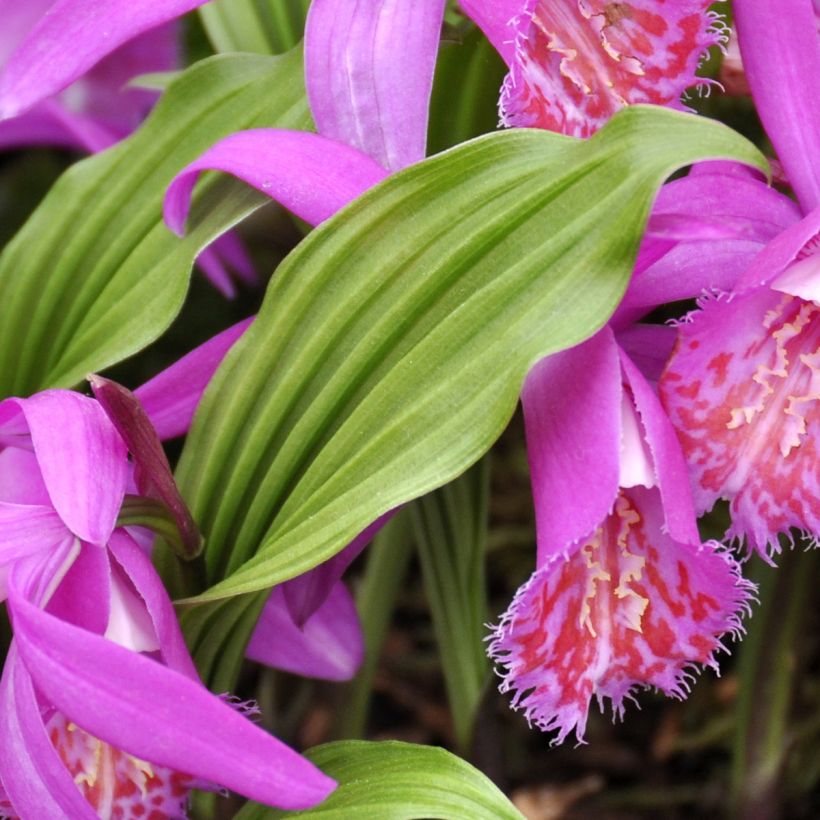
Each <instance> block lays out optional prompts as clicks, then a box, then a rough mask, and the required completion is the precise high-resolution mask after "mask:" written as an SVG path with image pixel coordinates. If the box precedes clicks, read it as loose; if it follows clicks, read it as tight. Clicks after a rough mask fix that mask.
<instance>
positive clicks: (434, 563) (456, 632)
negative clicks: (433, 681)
mask: <svg viewBox="0 0 820 820" xmlns="http://www.w3.org/2000/svg"><path fill="white" fill-rule="evenodd" d="M489 477H490V470H489V459H488V458H486V457H485V458H483V459H482V460H481V461H479V462H478V464H477V465H476V466H475V467H473V468H472V469H470V470H468V471H467V472H466V473H464V475H462V476H459V477H458V478H457V479H456V480H455V481H451V482H450V483H449V484H446V485H445V486H444V487H441V488H440V489H438V490H435V491H434V492H432V493H430V494H428V495H426V496H424V497H423V498H420V499H418V500H417V501H415V502H414V503H413V504H411V505H410V506H409V508H408V509H409V510H410V514H411V516H412V519H413V525H414V528H415V532H416V540H417V544H418V550H419V557H420V558H421V568H422V572H423V574H424V587H425V589H426V591H427V600H428V601H429V602H430V610H431V612H432V615H433V628H434V629H435V633H436V641H437V642H438V648H439V657H440V658H441V666H442V670H443V671H444V679H445V682H446V685H447V699H448V700H449V702H450V712H451V713H452V715H453V723H454V726H455V734H456V741H457V743H458V748H459V751H460V752H461V753H462V754H464V755H467V754H468V753H469V750H470V743H471V741H472V736H473V724H474V721H475V716H476V711H477V709H478V706H479V702H480V700H481V696H482V694H483V692H484V688H485V685H486V683H487V679H488V677H489V674H490V663H489V660H488V659H487V655H486V653H485V651H484V639H485V636H486V634H487V633H486V628H485V626H484V624H485V623H486V622H487V590H486V579H485V572H484V566H485V553H486V548H487V504H488V495H489Z"/></svg>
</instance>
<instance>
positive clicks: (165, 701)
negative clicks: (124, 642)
mask: <svg viewBox="0 0 820 820" xmlns="http://www.w3.org/2000/svg"><path fill="white" fill-rule="evenodd" d="M14 581H15V575H14V574H12V578H11V583H10V585H9V592H10V595H9V604H10V607H11V611H12V613H13V619H14V625H15V636H16V640H17V643H18V647H19V651H20V654H21V656H22V658H23V661H24V662H25V665H26V668H27V669H28V670H29V672H30V674H31V675H32V677H33V679H34V681H35V683H36V685H37V688H38V690H39V691H40V692H41V693H42V695H43V697H45V698H46V699H47V700H48V701H50V702H51V703H52V704H53V705H54V706H55V707H56V708H57V709H58V710H59V711H60V712H62V713H63V714H64V715H65V716H66V717H67V718H68V719H69V720H71V721H73V722H74V723H76V724H77V725H78V726H80V727H81V728H82V729H84V730H85V731H86V732H88V733H89V734H91V735H94V736H95V737H97V738H99V739H100V740H102V741H104V742H106V743H108V744H109V745H111V746H113V747H114V748H116V749H119V750H121V751H124V752H127V753H128V754H129V755H133V756H134V757H138V758H140V759H141V760H146V761H148V762H149V763H153V764H156V765H159V766H164V767H166V768H168V769H171V770H173V771H176V772H184V773H185V774H188V775H192V776H194V777H196V778H202V779H203V780H207V781H210V782H213V783H218V784H221V785H223V786H226V787H227V788H230V789H233V790H234V791H236V792H239V793H240V794H243V795H245V796H247V797H249V798H250V799H252V800H256V801H259V802H262V803H265V804H268V805H272V806H277V807H279V808H284V809H303V808H309V807H311V806H313V805H315V804H317V803H319V802H320V801H322V800H323V799H324V798H325V797H327V795H328V794H329V793H330V792H331V791H332V790H333V788H334V787H335V784H334V783H333V781H332V780H330V778H328V777H325V775H323V774H322V773H321V772H320V771H319V770H318V769H316V768H315V767H314V766H313V764H311V763H309V762H308V761H307V760H305V759H304V758H302V757H300V756H299V755H298V754H296V752H294V751H292V750H291V749H289V748H288V747H287V746H285V745H284V744H283V743H281V742H280V741H278V740H276V739H275V738H274V737H272V736H270V735H268V734H267V733H266V732H264V731H263V730H262V729H260V728H259V727H257V726H255V725H254V724H253V723H251V722H250V721H249V720H248V719H247V718H245V717H243V716H242V715H240V714H239V713H238V712H236V711H235V710H234V709H233V708H231V706H229V705H228V704H227V703H225V702H224V701H223V700H222V699H220V698H218V697H216V696H215V695H212V694H211V693H210V692H208V690H207V689H205V687H204V686H201V685H200V684H197V683H196V682H194V681H193V680H191V679H190V678H189V677H187V676H185V675H183V674H180V673H179V672H176V671H174V670H172V669H169V668H168V667H166V666H163V665H162V664H160V663H158V662H157V661H154V660H152V659H150V658H148V657H146V656H144V655H140V654H137V653H134V652H131V651H129V650H127V649H125V648H123V647H121V646H118V645H117V644H115V643H112V642H111V641H109V640H106V639H105V638H101V637H99V636H97V635H94V634H92V633H90V632H86V631H85V630H82V629H78V628H77V627H74V626H71V625H70V624H67V623H65V622H63V621H60V620H58V619H56V618H53V617H52V616H50V615H49V614H48V613H46V612H43V611H42V610H40V609H38V608H37V607H35V606H33V605H31V604H30V603H28V601H27V600H26V598H25V595H24V594H20V592H19V591H18V590H17V588H16V586H15V583H14Z"/></svg>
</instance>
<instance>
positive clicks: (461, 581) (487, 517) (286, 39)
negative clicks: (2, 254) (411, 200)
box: [0, 0, 820, 820]
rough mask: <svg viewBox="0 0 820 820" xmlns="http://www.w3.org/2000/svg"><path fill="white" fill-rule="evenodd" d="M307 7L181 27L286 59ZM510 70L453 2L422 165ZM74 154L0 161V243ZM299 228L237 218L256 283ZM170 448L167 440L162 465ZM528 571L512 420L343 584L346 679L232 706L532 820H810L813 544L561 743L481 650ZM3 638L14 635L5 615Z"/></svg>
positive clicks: (190, 309) (203, 333)
mask: <svg viewBox="0 0 820 820" xmlns="http://www.w3.org/2000/svg"><path fill="white" fill-rule="evenodd" d="M307 5H308V0H217V2H215V3H213V4H210V5H208V6H207V7H205V8H204V9H202V10H201V11H200V13H199V15H198V16H197V15H192V16H191V17H190V18H189V21H188V29H187V47H188V60H189V61H190V62H192V61H194V60H196V59H200V58H202V57H204V56H207V55H208V54H210V53H213V51H216V50H221V51H234V50H247V51H257V52H261V53H280V52H282V51H284V50H287V49H288V48H290V47H291V46H292V45H294V44H295V43H296V42H298V40H299V39H300V37H301V30H302V25H303V22H304V15H305V12H306V8H307ZM722 6H723V4H720V9H721V11H725V10H724V9H723V7H722ZM720 61H721V57H720V55H719V54H715V55H712V57H711V59H710V60H709V62H708V63H707V64H706V66H705V73H706V74H708V75H709V76H713V77H716V76H718V74H719V70H720ZM504 73H505V68H504V66H503V64H502V62H501V61H500V59H499V58H498V57H497V55H496V54H495V53H494V51H493V50H492V48H491V47H490V46H489V45H488V44H487V42H486V41H485V40H484V39H483V37H481V36H480V34H479V33H478V32H477V31H476V30H475V28H474V27H472V26H471V25H470V24H469V23H468V22H467V21H466V20H465V18H463V17H462V16H460V15H459V14H458V13H457V11H455V10H454V9H453V8H451V9H450V10H449V11H448V16H447V22H446V26H445V30H444V36H443V45H442V49H441V54H440V60H439V66H438V70H437V76H436V84H435V89H434V96H433V103H432V109H431V122H430V140H429V143H430V152H431V153H435V152H438V151H441V150H445V149H447V148H449V147H451V146H452V145H455V144H457V143H459V142H462V141H464V140H466V139H469V138H471V137H472V136H475V135H478V134H481V133H486V132H488V131H491V130H493V129H494V128H495V127H496V124H497V111H496V102H497V96H498V88H499V85H500V83H501V80H502V79H503V76H504ZM690 102H691V105H692V106H693V107H694V108H695V109H697V110H698V111H699V112H700V113H702V114H703V115H706V116H709V117H714V118H718V119H720V120H722V121H724V122H726V123H727V124H729V125H730V126H732V127H733V128H735V129H737V130H739V131H740V132H741V133H743V134H745V135H746V136H748V137H750V138H751V139H753V140H754V141H755V142H756V143H757V144H758V145H760V146H761V147H763V148H764V150H767V151H768V152H769V153H770V152H771V148H770V146H769V145H768V144H767V142H766V140H765V137H764V135H763V132H762V129H761V126H760V123H759V121H758V120H757V117H756V114H755V112H754V108H753V105H752V103H751V101H750V100H749V99H748V98H747V97H743V96H739V97H732V96H728V95H726V94H723V93H721V91H720V89H718V88H713V89H712V91H711V94H709V95H699V94H697V93H693V94H692V99H691V101H690ZM76 158H77V157H76V156H73V155H71V154H69V153H64V152H58V151H52V150H46V149H38V150H30V151H22V152H14V153H5V154H0V245H2V244H4V243H5V242H6V241H8V239H10V238H11V237H12V236H13V235H14V233H15V232H16V231H17V229H18V228H19V227H20V226H21V225H22V223H23V222H24V221H25V219H26V218H27V216H28V215H29V214H30V213H31V212H32V211H33V209H34V208H35V207H36V205H37V204H38V203H39V201H40V200H41V199H42V197H43V196H44V194H45V193H46V191H47V190H48V189H49V187H50V186H51V185H52V184H53V182H54V181H55V180H56V179H57V177H58V176H59V175H60V173H61V172H62V171H63V170H64V169H65V168H66V167H68V165H69V164H70V163H71V162H73V161H74V160H75V159H76ZM303 231H304V227H303V226H302V225H300V224H298V223H297V222H296V221H295V220H293V219H292V218H291V217H290V216H289V215H288V214H287V213H285V212H284V211H283V210H282V209H280V208H278V207H277V206H275V205H271V206H268V207H266V208H264V209H263V210H261V211H259V212H257V213H256V214H255V215H254V216H253V217H252V218H251V219H250V220H248V221H247V222H246V223H244V224H243V225H242V228H241V233H242V236H243V238H244V239H245V241H246V243H247V246H248V248H249V250H250V252H251V254H252V257H253V259H254V262H255V265H256V269H257V271H259V273H260V275H261V280H262V281H261V285H264V280H265V279H266V278H267V276H268V275H269V274H270V273H271V272H273V271H275V269H276V266H277V265H278V263H279V262H280V261H281V259H283V258H284V257H285V256H286V255H287V253H288V252H289V251H290V250H291V249H292V248H293V247H294V246H295V245H296V244H297V243H298V242H299V240H300V238H301V237H302V235H303ZM262 293H263V287H262V286H260V287H259V288H258V289H253V288H248V287H246V286H241V287H240V292H239V295H238V296H237V297H236V298H235V299H234V300H232V301H226V300H225V299H224V298H223V297H222V296H221V295H220V294H219V293H218V292H217V291H216V290H215V289H214V288H212V287H211V286H210V285H209V284H208V283H207V281H206V280H205V279H204V278H203V277H202V276H195V277H194V278H193V281H192V285H191V290H190V293H189V297H188V300H187V303H186V306H185V308H184V310H183V312H182V313H181V315H180V316H179V318H178V319H177V320H176V321H175V323H174V325H173V326H172V327H171V329H170V330H169V331H168V332H167V333H166V334H165V335H164V336H163V337H162V339H160V340H159V341H158V342H157V343H155V344H154V345H152V346H151V347H149V348H148V349H146V350H144V351H143V352H142V353H140V354H139V355H138V356H136V357H134V358H133V359H131V360H130V361H128V362H126V363H124V364H122V365H120V366H118V367H117V368H115V369H114V370H113V371H112V372H111V376H112V377H113V378H115V379H117V380H119V381H121V382H123V383H124V384H127V385H129V386H131V387H134V386H136V385H138V384H140V383H141V382H143V381H144V380H145V379H147V378H149V377H150V376H151V375H153V374H154V373H156V372H157V371H158V370H159V369H161V368H162V367H164V366H165V365H167V364H169V363H170V362H172V361H174V360H175V359H176V358H178V357H179V356H181V355H182V354H183V353H185V352H187V351H188V350H190V349H191V348H192V347H194V346H195V345H196V344H198V343H199V342H201V341H204V340H205V339H207V338H208V337H210V336H211V335H213V334H214V333H215V332H217V331H219V330H221V329H222V328H224V327H226V326H228V325H230V324H232V323H234V322H235V321H238V320H239V319H241V318H244V317H245V316H247V315H249V314H251V313H253V312H254V311H255V310H256V309H257V307H258V305H259V304H260V301H261V297H262ZM688 307H689V306H687V305H677V306H675V312H676V313H677V314H678V315H679V314H680V312H682V311H683V310H685V309H687V308H688ZM679 308H680V310H678V309H679ZM654 318H655V319H656V320H657V321H663V320H664V319H666V318H669V314H668V312H667V314H662V313H661V314H658V315H657V316H656V317H654ZM178 452H179V443H172V444H171V445H170V448H169V454H170V456H171V457H172V459H175V458H176V457H177V455H178ZM725 523H726V513H725V510H722V509H717V510H716V511H715V512H713V513H712V514H711V515H710V516H708V517H707V518H706V519H705V520H704V521H703V522H702V524H703V535H704V537H718V536H719V534H720V533H722V532H723V530H724V529H725ZM534 560H535V528H534V517H533V510H532V499H531V493H530V486H529V475H528V467H527V459H526V447H525V441H524V433H523V423H522V419H521V417H520V414H519V415H517V416H516V417H515V418H514V420H513V422H512V424H511V425H510V426H509V428H508V429H507V431H506V432H505V434H504V435H503V437H502V438H501V440H500V441H499V442H498V443H497V445H496V446H495V447H494V448H493V451H492V453H491V454H490V455H489V456H488V457H486V458H485V459H484V460H483V461H482V462H480V463H479V464H478V465H476V466H475V467H474V468H472V469H471V470H470V471H469V472H468V473H467V474H465V475H464V476H462V477H461V478H459V479H458V480H457V481H455V482H453V483H452V484H451V485H449V486H447V487H444V488H442V489H441V490H438V491H436V492H435V493H432V494H431V495H430V496H428V497H426V498H424V499H420V500H419V501H417V502H414V503H412V504H410V505H408V506H407V507H406V508H405V509H404V510H403V511H402V512H401V513H400V514H398V515H397V516H396V517H395V518H394V520H393V521H392V522H391V523H390V524H389V525H388V526H387V527H386V528H385V529H384V530H383V531H382V532H381V533H380V534H379V536H377V538H376V540H375V542H374V544H373V545H372V546H371V547H370V548H369V549H368V550H367V551H366V552H365V554H364V555H363V556H362V557H361V558H360V559H358V561H357V562H356V564H355V565H354V566H353V568H352V570H351V571H350V573H349V574H348V576H347V577H348V579H349V580H351V581H352V586H353V588H354V590H355V592H356V594H357V602H358V605H359V609H360V614H361V616H362V619H363V624H364V628H365V634H366V642H367V649H368V652H367V658H366V661H365V664H364V666H363V668H362V670H361V671H360V673H359V675H358V677H357V678H356V679H355V680H353V681H352V682H350V683H349V684H345V685H339V684H329V683H319V682H315V681H308V680H304V679H299V678H296V677H294V676H290V675H287V674H284V673H278V672H273V671H271V670H265V669H261V668H259V667H258V666H255V665H253V664H250V663H247V664H246V666H245V668H244V670H243V675H242V678H241V680H240V684H239V689H238V691H237V693H236V694H237V695H238V696H239V697H241V698H243V699H245V698H255V699H256V700H258V702H259V704H260V706H261V708H262V715H263V718H262V720H263V722H264V724H265V725H266V726H267V727H268V728H269V729H270V730H272V731H274V732H275V733H276V734H277V735H278V736H279V737H281V738H283V739H284V740H285V741H288V742H291V743H293V744H295V745H297V746H299V747H302V748H305V747H311V746H316V745H317V744H321V743H324V742H327V741H330V740H335V739H341V738H368V739H373V740H382V739H399V740H405V741H411V742H415V743H426V744H438V745H442V746H444V747H446V748H448V749H451V750H453V751H455V752H457V753H458V754H459V755H461V756H463V757H464V758H466V759H467V760H469V761H470V762H472V763H473V764H475V765H476V766H477V767H478V768H479V769H481V770H482V771H484V772H485V773H487V774H488V775H489V776H490V777H491V778H492V779H493V780H494V781H495V782H496V783H497V784H498V785H499V786H500V787H501V788H502V789H503V790H504V791H506V792H507V793H509V794H512V796H513V799H514V802H515V804H516V805H517V806H518V808H519V809H520V810H521V811H522V812H523V813H524V814H525V816H527V817H528V818H532V819H533V820H551V819H552V818H561V817H563V818H593V817H594V818H602V819H604V820H605V819H606V818H612V819H613V820H615V819H616V818H639V817H653V818H678V817H681V818H683V817H690V816H692V814H693V813H694V812H700V813H703V814H704V815H705V816H709V817H719V816H741V817H749V818H759V819H760V820H766V819H767V818H778V817H782V818H795V820H799V818H814V817H818V816H820V753H819V752H820V641H819V640H818V635H820V630H818V626H820V624H819V623H818V620H820V617H819V616H818V611H817V607H816V605H815V598H814V591H815V589H816V584H817V581H818V573H820V554H818V553H817V551H813V552H812V551H804V549H803V545H802V544H800V543H798V545H797V546H796V547H794V548H790V547H788V546H786V548H785V549H784V551H783V553H782V555H781V556H779V558H778V559H777V564H778V567H777V568H774V567H771V566H768V565H766V564H764V562H762V561H760V560H757V559H755V560H752V561H750V562H748V563H747V565H746V573H747V575H748V576H749V577H751V578H753V579H754V580H755V581H756V582H758V583H759V584H760V604H759V605H756V606H755V607H754V616H753V618H752V619H751V620H748V621H747V627H748V635H747V637H746V639H745V640H744V641H743V642H742V644H739V645H738V644H734V645H732V646H731V649H732V654H731V655H723V656H722V658H721V670H722V674H721V676H720V677H719V678H718V677H717V676H715V675H714V674H713V673H712V672H711V671H707V672H705V673H703V674H702V675H701V676H699V679H698V681H697V682H696V684H695V685H694V687H693V690H692V693H691V695H690V696H689V698H688V699H687V700H686V701H684V702H676V701H672V700H669V699H667V698H664V697H662V696H660V695H658V694H656V693H653V692H645V693H641V694H640V695H639V696H638V700H639V702H640V708H639V707H638V706H637V705H636V706H632V707H630V708H629V709H628V710H627V714H626V719H625V721H624V722H623V723H618V722H613V721H612V718H611V714H610V713H608V712H607V713H605V714H598V712H597V710H595V709H594V708H593V710H592V713H591V715H590V721H589V726H588V730H587V744H586V745H583V746H578V747H574V746H573V744H572V743H571V742H567V743H565V744H564V745H563V746H561V747H558V748H551V747H550V744H549V738H548V737H546V736H544V735H543V734H541V733H540V732H539V731H537V730H530V729H529V728H528V727H527V725H526V722H525V721H524V719H523V718H522V717H521V716H520V715H518V714H515V713H513V712H512V711H511V710H510V709H509V708H508V704H507V700H506V698H505V697H503V696H501V695H499V694H498V693H497V691H496V680H497V679H496V678H495V676H494V675H493V672H492V670H491V668H490V664H489V661H488V660H487V659H486V656H485V654H484V638H485V635H486V634H487V629H486V623H488V622H489V623H492V622H493V621H494V620H495V619H497V618H498V616H499V615H500V613H501V612H503V610H504V609H505V608H506V607H507V605H508V603H509V601H510V599H511V597H512V595H513V594H514V592H515V590H516V589H517V587H518V586H519V584H521V583H522V582H523V581H524V580H526V578H527V577H528V576H529V574H530V573H531V571H532V569H533V565H534ZM2 617H3V619H5V614H3V615H2ZM0 638H2V640H3V642H4V643H7V641H8V625H7V623H6V622H5V621H3V622H0ZM205 800H208V801H210V798H205ZM237 807H238V806H236V805H232V804H230V803H221V804H220V808H219V811H220V813H221V814H222V815H223V816H225V817H230V816H232V815H233V812H234V811H235V810H236V808H237Z"/></svg>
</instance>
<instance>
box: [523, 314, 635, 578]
mask: <svg viewBox="0 0 820 820" xmlns="http://www.w3.org/2000/svg"><path fill="white" fill-rule="evenodd" d="M622 392H623V390H622V386H621V366H620V362H619V360H618V347H617V345H616V343H615V339H614V337H613V335H612V331H611V330H610V329H609V328H604V329H603V330H601V331H600V332H599V333H597V334H596V335H595V336H593V337H592V338H591V339H589V340H588V341H586V342H584V343H583V344H581V345H579V346H578V347H574V348H572V349H571V350H567V351H564V352H563V353H557V354H554V355H552V356H548V357H547V358H545V359H542V360H541V361H540V362H539V363H538V364H536V365H535V367H533V369H532V370H531V371H530V373H529V375H528V376H527V381H526V382H525V383H524V390H523V392H522V394H521V400H522V402H523V405H524V424H525V427H526V431H527V454H528V456H529V462H530V474H531V480H532V494H533V500H534V502H535V520H536V526H537V531H538V565H539V566H541V565H542V564H544V563H545V562H546V561H548V560H549V559H550V558H551V557H552V556H554V555H561V554H566V553H567V552H568V551H569V549H570V547H572V546H573V545H575V544H576V543H577V542H578V541H579V539H581V538H584V537H586V536H588V535H589V534H590V533H591V532H592V531H593V530H594V529H595V528H596V527H598V526H599V525H600V523H601V521H602V520H603V519H604V518H605V517H606V515H607V513H608V512H609V510H610V509H611V508H612V504H613V502H614V501H615V496H616V495H617V493H618V480H619V475H620V440H621V397H622Z"/></svg>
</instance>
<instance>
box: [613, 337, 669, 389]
mask: <svg viewBox="0 0 820 820" xmlns="http://www.w3.org/2000/svg"><path fill="white" fill-rule="evenodd" d="M616 338H617V340H618V345H619V346H620V348H621V349H622V350H623V351H624V352H625V353H626V355H627V356H629V358H630V359H631V360H632V361H633V362H634V363H635V365H636V366H637V368H638V370H640V371H641V373H642V374H643V375H644V376H645V377H646V378H647V379H648V380H649V381H650V382H651V383H654V384H657V382H658V380H659V379H660V377H661V373H663V369H664V367H666V363H667V361H669V356H670V355H671V354H672V348H673V347H674V346H675V341H676V340H677V338H678V334H677V331H676V330H675V328H674V327H670V326H669V325H632V326H631V327H628V328H626V329H625V330H622V331H620V332H619V333H617V335H616Z"/></svg>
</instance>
